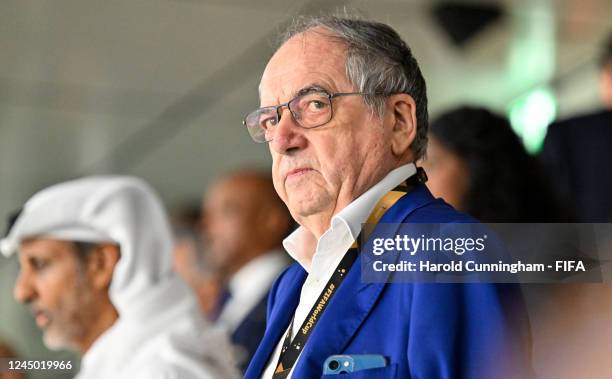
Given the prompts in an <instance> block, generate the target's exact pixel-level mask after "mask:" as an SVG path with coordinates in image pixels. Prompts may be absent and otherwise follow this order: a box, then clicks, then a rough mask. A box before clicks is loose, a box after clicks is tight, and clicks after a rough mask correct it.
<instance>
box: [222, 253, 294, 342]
mask: <svg viewBox="0 0 612 379" xmlns="http://www.w3.org/2000/svg"><path fill="white" fill-rule="evenodd" d="M287 264H288V262H287V258H286V256H285V253H284V252H283V251H282V249H279V250H274V251H271V252H269V253H266V254H264V255H261V256H259V257H257V258H255V259H253V260H251V261H250V262H248V263H247V264H246V265H244V266H243V267H242V268H240V270H238V271H237V272H236V273H235V274H234V275H233V276H232V278H231V279H230V281H229V283H228V286H229V291H230V293H231V297H230V299H229V300H228V301H227V303H226V304H225V306H224V307H223V310H222V311H221V314H220V315H219V319H218V320H217V323H218V324H219V325H222V326H223V327H224V328H225V329H226V330H227V331H228V333H229V334H232V333H233V332H234V331H235V330H236V328H237V327H238V326H239V325H240V323H242V320H244V318H245V317H246V316H247V315H248V314H249V313H250V312H251V311H252V310H253V308H254V307H255V306H256V305H257V304H258V303H259V302H260V301H261V299H262V298H263V297H264V296H266V295H267V293H268V290H269V289H270V287H271V286H272V283H273V282H274V280H275V279H276V278H277V277H278V276H279V275H280V273H281V271H283V269H284V268H285V267H287Z"/></svg>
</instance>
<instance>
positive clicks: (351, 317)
mask: <svg viewBox="0 0 612 379" xmlns="http://www.w3.org/2000/svg"><path fill="white" fill-rule="evenodd" d="M431 201H434V198H433V196H432V195H431V193H430V192H429V190H428V189H427V187H425V186H424V185H419V186H417V187H416V188H414V189H413V190H412V191H410V192H409V193H407V194H406V195H404V196H403V197H402V198H401V199H400V200H399V201H398V202H397V203H396V204H395V205H394V206H393V207H391V208H390V209H389V210H388V211H387V213H385V215H384V216H383V218H382V219H381V220H380V223H381V224H399V223H401V222H402V221H403V220H405V219H406V217H407V216H408V215H409V214H410V213H411V212H413V211H414V210H415V209H417V208H420V207H422V206H424V205H426V204H428V203H430V202H431ZM375 234H376V231H375V232H374V233H372V235H375ZM361 260H362V256H361V255H360V256H359V257H358V258H357V260H356V261H355V263H354V264H353V267H352V268H351V270H350V271H349V274H348V276H347V277H346V279H345V280H344V282H342V285H341V286H340V288H339V289H338V292H337V293H336V294H335V295H334V297H333V298H332V300H331V301H330V303H329V305H328V307H327V309H326V310H325V312H324V313H323V315H322V316H321V319H320V320H319V322H318V323H317V325H316V327H315V328H314V330H313V331H312V334H311V336H310V338H309V341H308V342H307V343H306V346H305V347H304V350H303V351H302V354H301V356H300V358H299V359H298V362H297V365H296V367H295V370H294V374H293V377H295V378H314V377H318V376H320V375H321V370H322V369H323V362H324V361H325V359H327V357H329V356H330V355H334V354H341V353H342V351H344V349H345V347H346V346H347V344H348V342H349V341H350V340H351V338H352V337H353V335H355V333H356V332H357V331H358V329H359V327H360V326H361V324H362V323H363V321H364V320H365V319H366V317H367V316H368V314H369V313H370V311H371V310H372V308H373V306H374V304H376V301H377V300H378V297H379V296H380V294H381V293H382V291H383V289H384V288H385V286H386V285H387V283H363V282H362V281H361ZM298 296H299V292H298ZM292 314H293V313H292Z"/></svg>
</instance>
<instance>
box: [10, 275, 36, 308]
mask: <svg viewBox="0 0 612 379" xmlns="http://www.w3.org/2000/svg"><path fill="white" fill-rule="evenodd" d="M35 293H36V291H35V290H34V286H33V285H32V280H31V277H30V276H29V275H27V274H25V273H23V272H20V273H19V276H17V280H16V281H15V288H13V296H14V297H15V300H17V301H18V302H20V303H29V302H30V301H32V300H33V299H34V296H35Z"/></svg>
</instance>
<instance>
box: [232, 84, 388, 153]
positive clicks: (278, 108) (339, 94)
mask: <svg viewBox="0 0 612 379" xmlns="http://www.w3.org/2000/svg"><path fill="white" fill-rule="evenodd" d="M313 93H321V94H325V95H327V98H328V99H329V107H330V112H329V120H327V121H325V122H324V123H322V124H319V125H314V126H304V125H302V123H301V122H300V120H299V117H296V114H295V113H294V111H293V110H292V109H291V107H290V106H289V104H291V103H292V102H294V101H295V100H296V99H299V98H301V97H303V96H308V95H310V94H313ZM355 95H361V96H376V95H378V96H382V95H383V94H375V93H367V92H336V93H329V92H327V91H325V90H316V91H309V92H306V93H303V94H300V95H297V96H296V97H294V98H293V99H291V100H289V101H287V102H286V103H282V104H279V105H271V106H268V107H261V108H258V109H256V110H254V111H253V112H251V113H249V114H248V115H247V116H246V117H245V118H244V119H243V120H242V125H244V126H246V127H247V130H249V135H250V136H251V138H252V139H253V141H255V142H257V143H266V142H270V141H272V140H271V139H270V140H266V139H265V138H264V139H263V140H261V141H259V140H257V139H255V136H253V134H251V132H250V129H249V126H248V125H247V119H248V118H249V116H251V115H252V114H254V113H256V112H261V111H262V110H267V109H274V111H275V113H276V123H277V124H278V123H279V122H280V120H281V115H282V112H281V110H282V108H285V107H286V108H287V109H289V113H291V117H293V120H294V121H295V122H296V124H298V125H299V126H300V127H301V128H304V129H314V128H318V127H321V126H323V125H325V124H327V123H329V122H330V121H331V120H332V119H333V118H334V106H333V102H332V100H333V99H334V98H336V97H342V96H355ZM257 127H259V124H258V125H257Z"/></svg>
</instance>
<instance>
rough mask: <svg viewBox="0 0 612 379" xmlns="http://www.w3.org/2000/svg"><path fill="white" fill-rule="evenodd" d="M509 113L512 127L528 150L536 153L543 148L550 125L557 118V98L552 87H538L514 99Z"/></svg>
mask: <svg viewBox="0 0 612 379" xmlns="http://www.w3.org/2000/svg"><path fill="white" fill-rule="evenodd" d="M508 113H509V114H508V116H509V117H510V123H511V124H512V129H514V131H515V132H516V133H517V134H518V135H519V136H520V137H521V139H522V140H523V144H524V145H525V148H526V149H527V151H528V152H529V153H531V154H536V153H537V152H539V151H540V149H541V148H542V143H543V142H544V137H545V136H546V129H547V128H548V125H549V124H550V123H551V122H552V121H553V120H554V119H555V116H556V113H557V99H556V98H555V95H554V93H553V91H552V90H551V89H550V88H547V87H540V88H536V89H534V90H532V91H530V92H528V93H526V94H525V95H523V96H521V97H520V98H518V99H517V100H515V101H513V102H512V104H511V105H510V109H509V111H508Z"/></svg>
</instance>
